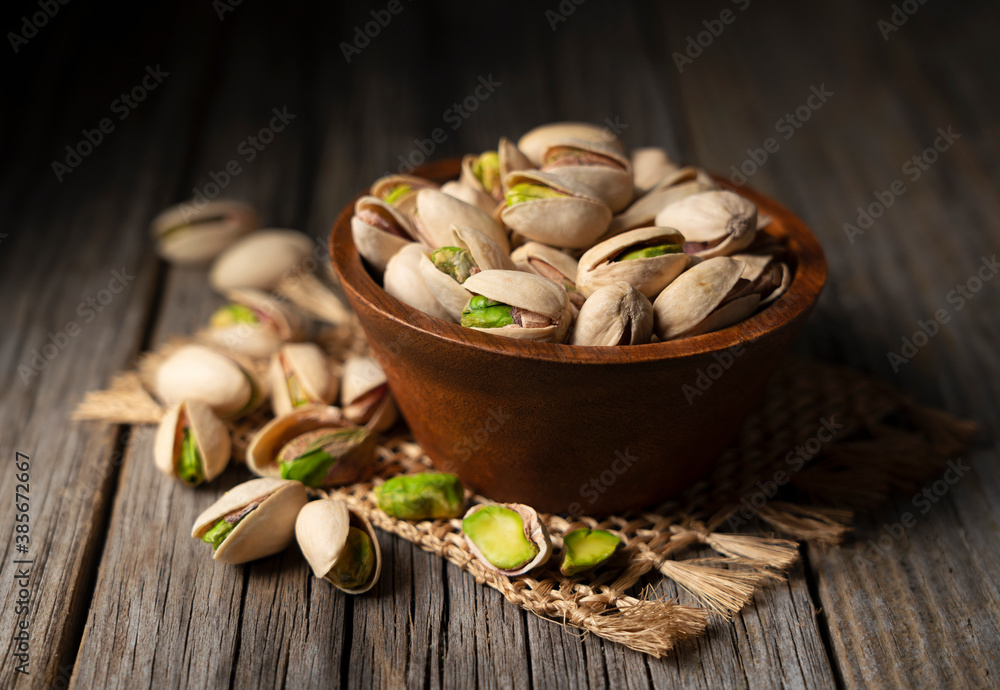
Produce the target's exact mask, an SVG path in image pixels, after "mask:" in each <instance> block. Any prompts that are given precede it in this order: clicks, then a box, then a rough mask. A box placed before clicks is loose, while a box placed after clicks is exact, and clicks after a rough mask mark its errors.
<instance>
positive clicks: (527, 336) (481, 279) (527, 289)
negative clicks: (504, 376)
mask: <svg viewBox="0 0 1000 690" xmlns="http://www.w3.org/2000/svg"><path fill="white" fill-rule="evenodd" d="M465 287H466V288H467V289H468V290H469V291H470V292H472V293H474V294H476V295H482V296H484V297H486V298H488V299H491V300H493V301H495V302H500V303H502V304H509V305H510V306H512V307H519V308H521V309H525V310H527V311H531V312H535V313H536V314H541V315H542V316H545V317H548V318H549V319H552V324H551V325H548V326H543V327H534V328H522V327H519V326H513V325H512V326H503V327H501V328H474V330H477V331H482V332H484V333H492V334H494V335H502V336H506V337H508V338H517V339H519V340H534V341H538V342H546V343H561V342H562V341H563V340H565V338H566V335H567V333H568V332H569V328H570V325H571V323H572V321H573V312H572V311H571V310H570V303H569V297H568V296H567V295H566V291H565V290H563V288H562V287H561V286H559V285H557V284H556V283H553V282H552V281H551V280H548V279H547V278H542V277H541V276H537V275H534V274H531V273H524V272H522V271H483V272H482V273H477V274H476V275H474V276H471V277H470V278H469V279H468V280H466V281H465Z"/></svg>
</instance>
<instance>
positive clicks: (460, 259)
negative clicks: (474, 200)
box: [419, 226, 515, 321]
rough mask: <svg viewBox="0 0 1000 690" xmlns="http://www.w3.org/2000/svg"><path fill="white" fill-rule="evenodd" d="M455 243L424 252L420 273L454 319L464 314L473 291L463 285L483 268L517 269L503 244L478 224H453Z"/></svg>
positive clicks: (457, 319) (484, 269) (456, 319)
mask: <svg viewBox="0 0 1000 690" xmlns="http://www.w3.org/2000/svg"><path fill="white" fill-rule="evenodd" d="M451 232H452V246H447V247H439V248H437V249H435V250H433V251H431V252H430V253H426V252H425V254H424V257H423V258H422V259H421V260H420V263H419V269H420V275H421V277H423V279H424V284H425V285H426V286H427V288H428V289H429V290H430V291H431V292H432V293H433V294H434V296H435V297H436V298H437V300H438V302H440V303H441V304H442V305H443V306H444V308H445V309H447V310H448V314H449V316H450V317H451V320H452V321H459V320H461V318H462V310H463V309H464V308H465V305H466V304H468V302H469V299H470V298H471V297H472V295H471V294H470V293H469V291H468V290H466V289H465V288H464V287H462V284H463V283H464V282H465V281H466V279H468V278H469V277H470V276H472V275H475V274H476V273H479V272H480V271H491V270H496V269H507V270H514V268H515V266H514V262H512V261H511V260H510V257H509V256H508V255H507V253H506V252H505V251H504V250H503V249H501V248H500V246H499V245H498V244H497V243H496V242H494V241H493V240H491V239H490V238H489V237H487V236H486V235H485V234H483V233H481V232H479V231H478V230H476V229H475V228H470V227H465V226H452V230H451Z"/></svg>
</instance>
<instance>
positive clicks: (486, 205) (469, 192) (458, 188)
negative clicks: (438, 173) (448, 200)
mask: <svg viewBox="0 0 1000 690" xmlns="http://www.w3.org/2000/svg"><path fill="white" fill-rule="evenodd" d="M441 191H442V192H443V193H445V194H447V195H448V196H451V197H455V198H456V199H458V200H459V201H464V202H465V203H467V204H469V205H470V206H475V207H476V208H478V209H479V210H480V211H482V212H483V213H489V214H492V213H493V211H495V210H496V207H497V202H496V200H495V199H494V198H493V197H492V196H490V195H489V194H487V193H486V192H484V191H483V190H481V189H476V188H475V187H469V186H468V185H464V184H462V183H461V182H455V181H454V180H452V181H451V182H445V183H444V184H443V185H441Z"/></svg>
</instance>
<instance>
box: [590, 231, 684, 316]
mask: <svg viewBox="0 0 1000 690" xmlns="http://www.w3.org/2000/svg"><path fill="white" fill-rule="evenodd" d="M689 264H690V257H689V256H688V255H687V254H685V253H684V236H683V235H682V234H681V233H679V232H678V231H677V230H674V229H673V228H661V227H653V228H637V229H635V230H629V231H628V232H625V233H622V234H621V235H618V236H617V237H612V238H610V239H607V240H604V241H603V242H601V243H600V244H597V245H594V246H593V247H591V248H590V249H588V250H587V251H586V252H584V254H583V256H581V257H580V262H579V268H578V270H577V274H576V285H577V287H578V288H579V289H580V290H581V291H582V292H583V294H585V295H588V296H589V295H592V294H593V293H594V292H595V291H597V290H598V289H599V288H602V287H604V286H605V285H611V284H612V283H616V282H618V281H620V280H624V281H625V282H626V283H629V284H630V285H632V286H633V287H634V288H635V289H636V290H638V291H639V292H641V293H642V294H643V295H645V296H646V297H648V298H649V299H653V298H655V297H656V296H657V295H658V294H659V293H660V291H661V290H662V289H663V288H665V287H666V286H667V285H669V284H670V282H671V281H673V280H674V279H675V278H676V277H677V276H679V275H680V274H681V273H682V272H683V271H684V269H686V268H687V267H688V265H689Z"/></svg>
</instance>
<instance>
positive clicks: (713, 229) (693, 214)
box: [656, 190, 757, 258]
mask: <svg viewBox="0 0 1000 690" xmlns="http://www.w3.org/2000/svg"><path fill="white" fill-rule="evenodd" d="M656 224H657V225H665V226H668V227H671V228H677V229H678V230H680V231H681V233H683V234H684V237H685V239H686V240H687V244H686V246H685V249H684V251H686V252H687V253H688V254H693V255H695V256H700V257H702V258H710V257H713V256H728V255H729V254H735V253H736V252H738V251H740V250H741V249H744V248H745V247H747V246H748V245H749V244H750V243H751V242H753V238H754V235H755V234H756V232H757V206H756V205H754V203H753V202H752V201H750V200H749V199H745V198H743V197H741V196H740V195H739V194H736V193H735V192H730V191H728V190H714V191H709V192H702V193H700V194H693V195H691V196H688V197H686V198H684V199H681V200H680V201H677V202H675V203H672V204H670V205H668V206H666V207H664V208H663V210H661V211H660V212H659V213H657V214H656Z"/></svg>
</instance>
